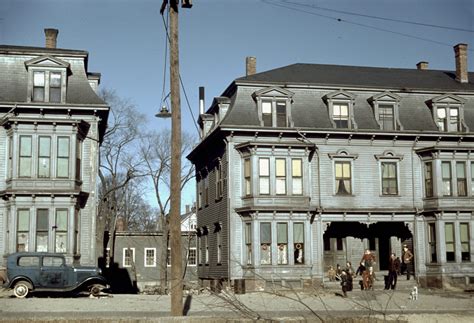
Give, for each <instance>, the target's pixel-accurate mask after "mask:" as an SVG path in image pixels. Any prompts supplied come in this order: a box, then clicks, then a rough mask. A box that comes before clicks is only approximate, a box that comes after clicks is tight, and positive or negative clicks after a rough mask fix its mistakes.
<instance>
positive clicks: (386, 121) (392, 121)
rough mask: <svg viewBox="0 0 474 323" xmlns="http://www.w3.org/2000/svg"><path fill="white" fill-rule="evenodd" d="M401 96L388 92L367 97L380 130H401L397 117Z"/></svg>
mask: <svg viewBox="0 0 474 323" xmlns="http://www.w3.org/2000/svg"><path fill="white" fill-rule="evenodd" d="M400 100H401V97H400V96H398V95H396V94H394V93H390V92H384V93H381V94H378V95H375V96H373V97H371V98H370V99H369V102H370V103H371V104H372V106H373V108H374V116H375V120H376V121H377V123H378V124H379V127H380V130H385V131H393V130H403V126H402V124H401V123H400V119H399V112H398V110H399V106H400Z"/></svg>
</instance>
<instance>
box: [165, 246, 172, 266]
mask: <svg viewBox="0 0 474 323" xmlns="http://www.w3.org/2000/svg"><path fill="white" fill-rule="evenodd" d="M166 266H168V267H171V249H170V248H168V250H167V251H166Z"/></svg>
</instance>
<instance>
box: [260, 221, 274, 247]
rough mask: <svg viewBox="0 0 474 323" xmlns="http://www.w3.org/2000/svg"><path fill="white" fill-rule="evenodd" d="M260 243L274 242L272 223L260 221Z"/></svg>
mask: <svg viewBox="0 0 474 323" xmlns="http://www.w3.org/2000/svg"><path fill="white" fill-rule="evenodd" d="M260 243H266V244H271V243H272V228H271V224H270V223H266V222H265V223H260Z"/></svg>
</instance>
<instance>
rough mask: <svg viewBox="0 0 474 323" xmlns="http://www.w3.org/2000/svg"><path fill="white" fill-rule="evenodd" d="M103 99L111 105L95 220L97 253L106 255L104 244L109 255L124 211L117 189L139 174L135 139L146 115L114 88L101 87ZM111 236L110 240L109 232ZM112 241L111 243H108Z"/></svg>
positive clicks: (101, 160) (102, 155) (101, 152)
mask: <svg viewBox="0 0 474 323" xmlns="http://www.w3.org/2000/svg"><path fill="white" fill-rule="evenodd" d="M100 96H101V97H102V99H103V100H104V101H105V102H107V103H108V104H109V105H110V108H111V109H110V112H111V114H110V116H109V123H108V128H107V131H106V133H105V135H104V140H103V142H102V146H101V151H100V168H99V177H100V183H101V186H100V189H99V193H100V200H99V217H98V219H97V245H98V247H99V248H98V253H99V254H98V256H99V257H103V258H104V259H105V257H106V252H105V250H106V247H107V245H109V247H110V256H111V257H112V258H113V255H114V245H113V242H114V240H115V239H114V236H113V235H114V232H115V224H116V220H117V216H118V215H119V214H120V213H121V212H122V211H123V210H122V208H123V207H124V205H126V204H124V203H119V198H118V196H119V194H120V192H119V191H120V190H123V189H124V188H125V187H126V186H127V185H128V184H129V182H130V181H131V180H133V179H134V178H136V177H137V176H138V173H137V167H138V165H139V163H140V160H139V159H137V158H136V155H137V154H136V152H135V149H136V147H137V145H136V142H137V141H138V139H139V138H140V137H141V131H140V127H141V126H142V125H143V124H144V122H145V116H144V115H143V114H141V113H139V112H138V111H137V109H136V107H135V105H133V104H132V103H131V102H130V101H129V100H126V99H122V98H120V97H119V96H118V95H117V94H116V93H115V91H110V90H102V91H101V93H100ZM109 232H110V233H111V234H112V236H111V237H110V240H109V234H108V233H109ZM110 242H111V244H110Z"/></svg>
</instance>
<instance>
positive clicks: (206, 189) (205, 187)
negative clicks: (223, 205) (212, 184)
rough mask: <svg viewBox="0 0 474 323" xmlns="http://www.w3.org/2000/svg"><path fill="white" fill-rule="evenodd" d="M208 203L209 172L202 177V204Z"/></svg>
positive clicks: (206, 204)
mask: <svg viewBox="0 0 474 323" xmlns="http://www.w3.org/2000/svg"><path fill="white" fill-rule="evenodd" d="M208 205H209V174H207V176H206V178H204V206H208Z"/></svg>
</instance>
